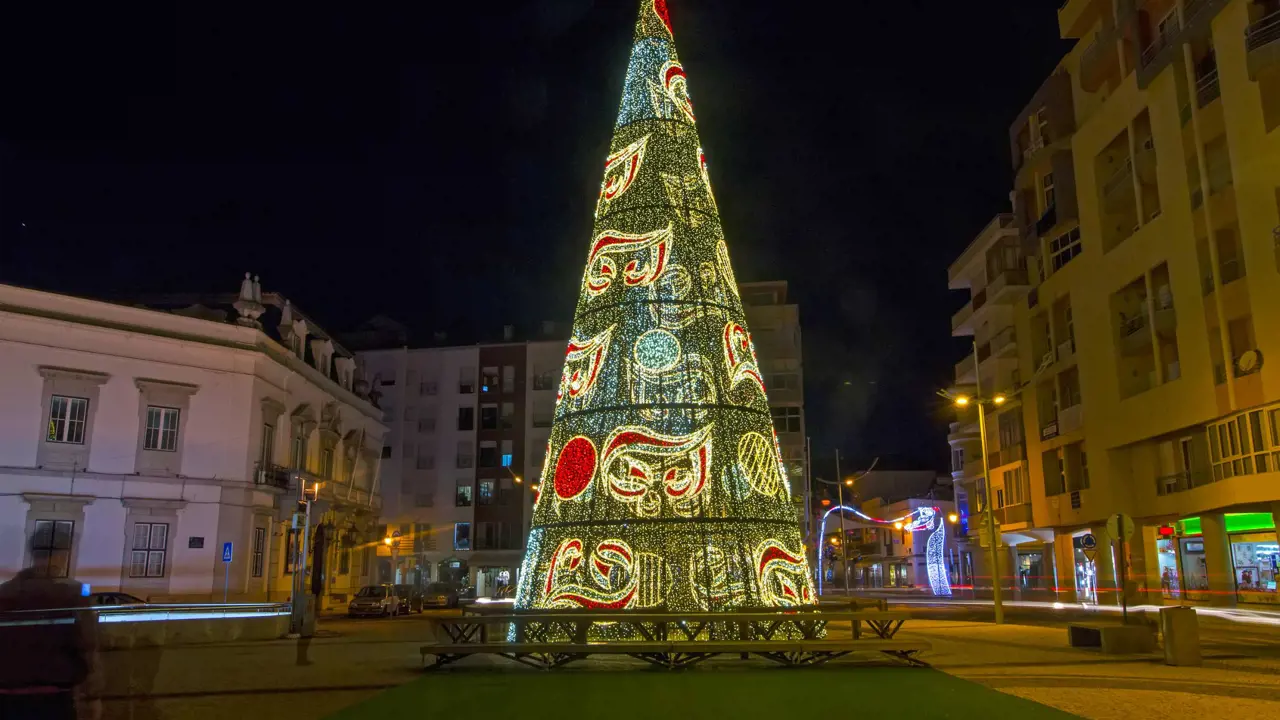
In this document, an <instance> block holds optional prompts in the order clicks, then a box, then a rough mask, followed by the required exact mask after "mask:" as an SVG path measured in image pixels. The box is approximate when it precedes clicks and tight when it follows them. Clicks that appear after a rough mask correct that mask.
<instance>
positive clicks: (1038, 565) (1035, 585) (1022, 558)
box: [1018, 551, 1046, 590]
mask: <svg viewBox="0 0 1280 720" xmlns="http://www.w3.org/2000/svg"><path fill="white" fill-rule="evenodd" d="M1045 581H1046V578H1045V576H1044V553H1043V552H1021V551H1019V552H1018V588H1019V589H1021V590H1040V589H1042V588H1044V587H1045Z"/></svg>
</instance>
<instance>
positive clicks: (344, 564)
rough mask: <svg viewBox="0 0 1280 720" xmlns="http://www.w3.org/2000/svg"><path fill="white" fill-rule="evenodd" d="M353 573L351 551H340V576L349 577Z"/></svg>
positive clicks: (344, 549) (343, 549)
mask: <svg viewBox="0 0 1280 720" xmlns="http://www.w3.org/2000/svg"><path fill="white" fill-rule="evenodd" d="M350 572H351V551H350V550H348V549H346V548H342V549H341V550H339V551H338V574H339V575H347V574H349V573H350Z"/></svg>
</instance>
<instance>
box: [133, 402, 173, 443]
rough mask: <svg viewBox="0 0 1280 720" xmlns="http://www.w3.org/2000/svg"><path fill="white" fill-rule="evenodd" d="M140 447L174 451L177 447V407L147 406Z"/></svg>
mask: <svg viewBox="0 0 1280 720" xmlns="http://www.w3.org/2000/svg"><path fill="white" fill-rule="evenodd" d="M142 447H143V448H145V449H147V450H162V451H164V452H175V451H176V450H177V449H178V409H177V408H167V407H157V406H155V405H148V406H147V424H146V429H145V430H144V432H143V440H142Z"/></svg>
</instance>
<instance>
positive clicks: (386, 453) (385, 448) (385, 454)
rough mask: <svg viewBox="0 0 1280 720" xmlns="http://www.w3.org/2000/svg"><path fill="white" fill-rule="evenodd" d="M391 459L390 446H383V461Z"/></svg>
mask: <svg viewBox="0 0 1280 720" xmlns="http://www.w3.org/2000/svg"><path fill="white" fill-rule="evenodd" d="M389 457H391V446H390V445H383V446H382V459H383V460H386V459H387V458H389Z"/></svg>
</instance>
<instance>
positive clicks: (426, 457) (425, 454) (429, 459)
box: [415, 445, 436, 470]
mask: <svg viewBox="0 0 1280 720" xmlns="http://www.w3.org/2000/svg"><path fill="white" fill-rule="evenodd" d="M435 466H436V456H435V455H432V454H431V451H430V449H429V448H428V446H426V445H423V446H421V447H419V448H418V459H417V462H416V463H415V467H417V468H418V469H419V470H433V469H435Z"/></svg>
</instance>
